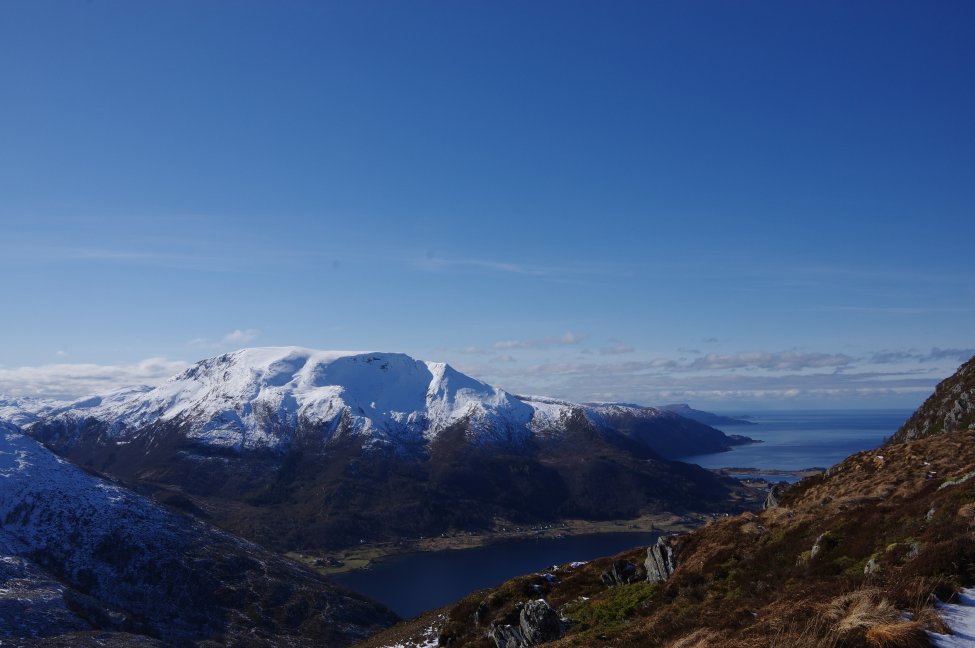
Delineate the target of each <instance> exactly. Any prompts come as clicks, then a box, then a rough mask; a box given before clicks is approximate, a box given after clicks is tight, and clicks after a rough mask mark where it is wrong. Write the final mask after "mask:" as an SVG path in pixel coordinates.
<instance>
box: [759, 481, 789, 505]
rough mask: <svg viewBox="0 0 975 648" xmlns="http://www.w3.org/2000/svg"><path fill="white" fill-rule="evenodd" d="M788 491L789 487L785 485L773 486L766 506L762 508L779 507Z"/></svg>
mask: <svg viewBox="0 0 975 648" xmlns="http://www.w3.org/2000/svg"><path fill="white" fill-rule="evenodd" d="M787 489H788V487H787V486H785V485H783V484H773V485H772V487H771V488H770V489H769V491H768V496H767V497H766V498H765V504H764V505H763V507H762V508H765V509H770V508H775V507H776V506H778V505H779V502H781V501H782V496H783V495H785V492H786V490H787Z"/></svg>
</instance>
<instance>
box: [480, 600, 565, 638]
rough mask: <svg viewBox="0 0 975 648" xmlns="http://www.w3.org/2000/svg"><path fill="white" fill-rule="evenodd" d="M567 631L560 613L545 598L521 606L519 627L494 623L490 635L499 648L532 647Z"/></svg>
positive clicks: (558, 636)
mask: <svg viewBox="0 0 975 648" xmlns="http://www.w3.org/2000/svg"><path fill="white" fill-rule="evenodd" d="M564 633H565V624H564V623H563V621H562V619H560V618H559V613H558V612H556V611H555V609H554V608H552V606H551V605H549V604H548V603H547V602H546V601H545V599H535V600H534V601H528V602H527V603H525V604H524V605H522V606H521V612H520V613H519V615H518V627H517V628H516V627H514V626H512V625H510V624H492V625H491V629H490V630H489V631H488V637H489V638H490V639H491V640H493V641H494V645H495V646H497V648H530V647H531V646H537V645H539V644H543V643H545V642H547V641H555V640H556V639H558V638H560V637H561V636H562V635H563V634H564Z"/></svg>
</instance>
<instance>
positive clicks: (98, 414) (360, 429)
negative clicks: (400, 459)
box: [0, 347, 663, 451]
mask: <svg viewBox="0 0 975 648" xmlns="http://www.w3.org/2000/svg"><path fill="white" fill-rule="evenodd" d="M4 402H6V401H0V407H2V405H3V403H4ZM9 411H10V413H11V415H12V416H15V417H16V418H12V420H14V421H21V422H22V423H23V424H24V425H28V424H31V423H33V422H35V421H38V420H43V421H45V422H51V423H55V424H58V425H61V426H63V427H64V428H65V429H67V430H72V429H74V430H81V429H82V428H83V427H84V426H85V424H86V422H89V421H91V420H95V421H98V422H100V423H102V424H103V425H104V426H105V430H104V434H106V435H107V436H108V437H109V438H114V439H116V440H122V439H124V438H125V437H126V436H128V435H131V434H133V433H135V432H137V431H138V430H140V429H142V428H144V427H145V426H146V425H148V424H150V423H154V422H157V421H158V422H162V423H173V424H175V425H177V426H178V427H179V429H180V430H181V433H182V434H184V435H185V436H186V437H188V438H190V439H192V440H194V441H197V442H199V443H202V444H204V445H209V446H214V447H224V448H231V449H234V450H238V451H240V450H254V449H261V448H270V449H275V450H280V449H283V448H286V447H288V446H289V444H290V443H291V441H292V440H293V438H294V437H295V435H296V434H299V433H301V432H302V431H308V430H314V431H315V434H316V435H317V436H319V437H320V438H321V440H322V442H323V443H325V442H328V441H329V440H330V439H331V438H333V437H334V436H336V435H339V434H353V435H362V436H365V437H367V438H368V439H369V440H370V441H371V442H373V443H386V444H392V445H394V446H402V445H404V444H423V443H425V442H428V441H430V440H432V439H433V438H435V437H436V436H437V435H439V434H440V433H441V432H442V431H444V430H445V429H447V428H448V427H450V426H452V425H454V424H456V423H459V422H463V423H464V424H465V429H466V430H467V431H468V434H470V435H472V436H473V438H474V440H478V441H482V442H484V441H497V442H515V443H517V442H522V441H524V440H526V439H527V438H529V437H530V436H531V435H542V436H546V435H550V434H557V433H558V432H560V431H563V430H564V429H565V424H566V422H567V421H568V420H569V418H570V417H572V416H575V415H579V414H581V415H582V416H584V417H586V418H587V419H589V421H590V422H592V423H593V424H595V425H597V426H603V425H605V417H606V416H608V415H620V414H622V413H624V412H628V413H630V414H633V415H636V416H639V417H641V418H655V417H657V416H660V415H662V414H663V413H662V412H659V411H658V410H655V409H652V408H641V407H638V406H633V405H621V404H592V405H578V404H574V403H569V402H566V401H561V400H556V399H551V398H545V397H539V396H532V397H519V396H513V395H511V394H508V393H507V392H505V391H504V390H502V389H499V388H497V387H493V386H491V385H489V384H487V383H484V382H481V381H479V380H476V379H474V378H471V377H469V376H466V375H464V374H462V373H460V372H459V371H457V370H455V369H454V368H452V367H451V366H449V365H447V364H445V363H438V362H426V361H422V360H414V359H413V358H411V357H409V356H407V355H403V354H399V353H354V354H350V353H347V352H336V351H314V350H311V349H304V348H300V347H269V348H254V349H242V350H240V351H236V352H234V353H229V354H226V355H222V356H219V357H215V358H210V359H207V360H203V361H201V362H199V363H197V364H196V365H194V366H193V367H191V368H189V369H187V370H186V371H184V372H183V373H181V374H179V375H177V376H174V377H173V378H170V379H169V380H168V381H166V382H165V383H164V384H162V385H160V386H158V387H155V388H150V387H134V388H128V389H122V390H117V391H114V392H111V393H108V394H103V395H98V396H92V397H89V398H85V399H82V400H79V401H76V402H73V403H67V404H58V405H52V404H51V403H49V402H45V403H43V404H41V403H40V402H31V403H18V404H11V406H10V410H9ZM3 417H4V414H3V410H0V419H2V418H3Z"/></svg>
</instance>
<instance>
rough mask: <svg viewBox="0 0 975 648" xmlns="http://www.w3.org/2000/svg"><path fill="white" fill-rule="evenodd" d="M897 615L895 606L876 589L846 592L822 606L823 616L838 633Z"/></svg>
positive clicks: (865, 626) (868, 625) (867, 625)
mask: <svg viewBox="0 0 975 648" xmlns="http://www.w3.org/2000/svg"><path fill="white" fill-rule="evenodd" d="M898 616H899V612H898V611H897V608H895V607H894V606H893V605H891V604H890V602H889V601H887V599H885V598H883V596H882V595H881V593H880V591H879V590H876V589H861V590H855V591H853V592H848V593H847V594H843V595H842V596H838V597H836V598H834V599H833V600H831V601H830V602H829V603H827V604H826V605H825V606H824V607H823V618H825V619H827V620H829V621H830V622H831V623H832V625H833V628H832V629H833V631H834V632H837V633H839V634H846V633H848V632H850V631H852V630H858V629H866V628H870V627H873V626H875V625H879V624H881V623H888V622H890V621H892V620H895V619H897V618H898Z"/></svg>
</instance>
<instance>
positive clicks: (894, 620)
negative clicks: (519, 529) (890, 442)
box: [361, 431, 975, 648]
mask: <svg viewBox="0 0 975 648" xmlns="http://www.w3.org/2000/svg"><path fill="white" fill-rule="evenodd" d="M973 475H975V432H972V431H966V432H956V433H951V434H946V435H942V436H938V437H933V438H930V439H923V440H918V441H913V442H909V443H904V444H897V445H895V446H891V447H889V448H885V449H884V450H883V454H882V455H881V454H878V452H877V451H873V452H862V453H859V454H857V455H853V456H852V457H850V458H849V459H847V460H845V461H844V462H842V463H841V464H838V465H837V466H834V467H833V468H832V469H830V471H829V473H828V474H826V475H824V476H821V477H816V478H809V479H806V480H803V481H802V482H800V483H799V484H798V485H797V486H795V487H794V488H793V489H792V490H791V491H789V492H788V493H786V494H785V495H784V497H783V499H782V501H781V502H780V503H779V506H776V507H773V508H769V509H767V510H765V511H762V512H761V513H757V514H752V513H746V514H743V515H739V516H737V517H732V518H724V519H721V520H719V521H716V522H713V523H711V524H709V525H708V526H706V527H703V528H701V529H698V530H696V531H693V532H691V533H688V534H685V535H682V536H675V537H671V538H668V539H667V541H666V542H665V544H664V545H663V547H665V548H663V547H661V548H651V549H650V551H649V552H648V549H647V548H641V549H635V550H633V551H631V552H627V553H624V554H621V555H619V556H616V557H615V558H602V559H599V560H595V561H592V562H590V563H587V564H585V565H581V566H579V565H576V566H571V565H563V566H560V567H558V568H552V569H549V570H546V571H545V572H544V573H539V574H533V575H529V576H524V577H521V578H517V579H514V580H511V581H508V582H506V583H504V584H503V585H501V586H500V587H498V588H495V589H493V590H489V591H482V592H478V593H475V594H472V595H471V596H469V597H467V598H465V599H464V600H462V601H460V602H459V603H457V604H455V605H453V606H450V607H449V608H447V609H445V610H443V611H441V614H442V615H443V618H442V619H440V620H439V621H433V620H431V619H427V620H425V621H426V622H427V623H428V624H430V623H432V624H433V625H434V626H435V632H434V633H433V634H434V635H436V636H439V642H438V645H442V646H464V647H465V648H495V647H497V648H501V647H506V648H520V647H521V646H524V645H525V644H524V643H519V642H518V641H517V640H513V641H512V642H511V643H504V641H506V640H507V639H505V638H506V637H507V638H510V637H511V633H510V632H507V633H505V632H500V633H499V631H498V629H499V628H500V629H501V630H502V631H503V630H504V629H505V628H506V627H507V626H510V627H511V629H514V630H518V634H519V636H522V637H524V636H525V635H526V632H525V631H524V628H525V625H524V624H523V623H522V617H523V615H522V613H521V612H522V609H527V608H524V607H523V606H525V605H527V604H528V603H529V602H530V601H533V600H537V599H540V598H541V599H544V600H545V601H546V602H547V604H549V605H550V606H551V607H552V608H553V609H554V610H557V612H558V615H560V616H561V617H562V619H563V620H566V621H567V622H568V623H567V625H566V627H565V628H564V629H562V628H558V627H557V626H556V628H555V630H554V632H555V634H552V635H550V636H548V637H547V638H548V639H549V641H543V642H541V643H544V645H546V646H549V645H551V646H553V647H555V646H592V645H598V646H612V647H614V648H624V647H634V648H636V647H654V646H660V647H665V646H669V647H674V648H677V647H678V646H679V647H683V648H688V647H692V646H695V647H698V648H705V647H709V646H722V647H727V648H752V647H754V646H793V647H797V648H806V647H808V648H813V647H821V646H826V647H830V646H835V647H840V646H844V647H857V646H873V647H887V648H909V647H914V646H927V645H928V643H927V635H926V634H925V630H937V631H944V627H942V626H941V624H940V622H939V621H938V620H937V617H936V615H935V613H934V611H933V610H932V608H931V602H932V599H931V598H930V595H931V594H935V595H937V596H939V597H942V598H948V597H950V596H951V594H952V593H953V592H954V591H955V589H956V588H958V587H959V586H962V585H968V584H972V583H975V479H972V476H973ZM648 553H649V555H648ZM614 560H616V561H624V562H620V563H617V564H616V566H615V569H613V568H614ZM626 563H630V566H627V564H626ZM668 563H670V564H671V565H673V566H674V571H673V573H672V574H671V575H670V576H669V577H667V578H665V579H664V580H663V581H662V582H648V573H649V574H651V575H653V576H654V577H658V578H659V577H662V576H666V573H667V567H666V566H665V565H667V564H668ZM614 572H615V574H617V582H619V581H620V580H622V581H624V584H614V585H608V584H607V580H611V576H610V574H612V573H614ZM627 574H631V575H632V576H631V577H632V578H633V581H632V582H629V583H625V580H626V579H627ZM905 611H908V612H911V613H912V615H913V620H909V619H906V618H904V617H903V612H905ZM533 614H534V617H535V618H536V619H537V618H538V617H540V616H543V615H539V614H538V610H534V612H533ZM529 617H531V615H529ZM533 623H534V626H532V624H533ZM528 627H529V629H531V628H532V627H535V628H536V629H537V628H539V627H541V628H544V623H538V622H537V621H532V620H531V618H529V621H528ZM423 630H424V628H420V627H418V626H413V627H411V626H408V625H407V626H402V627H398V628H393V629H392V630H389V631H386V632H384V633H381V634H379V635H377V636H376V637H374V638H371V639H370V640H368V641H367V642H364V643H363V644H361V646H362V647H363V648H366V647H369V648H377V647H379V646H391V645H395V644H397V643H404V642H406V641H407V640H410V639H417V640H419V639H420V638H421V637H422V636H423V635H424V632H423ZM492 632H493V633H494V635H495V637H498V640H495V639H493V638H491V637H489V634H491V633H492ZM560 632H564V636H562V637H561V638H556V637H557V636H558V633H560ZM412 633H416V634H415V635H412ZM411 635H412V636H411ZM404 645H409V643H405V644H404Z"/></svg>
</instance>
